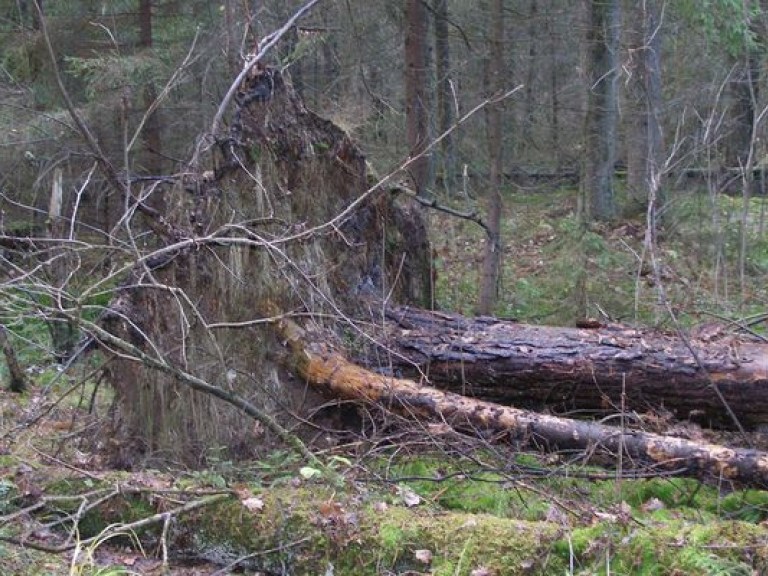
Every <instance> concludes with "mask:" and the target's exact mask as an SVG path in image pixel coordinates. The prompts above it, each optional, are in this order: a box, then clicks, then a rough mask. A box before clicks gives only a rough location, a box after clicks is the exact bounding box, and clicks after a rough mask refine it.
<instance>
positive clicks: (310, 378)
mask: <svg viewBox="0 0 768 576" xmlns="http://www.w3.org/2000/svg"><path fill="white" fill-rule="evenodd" d="M276 329H277V331H278V333H279V334H280V337H281V338H282V339H283V341H284V342H285V343H286V345H287V346H288V348H289V350H290V355H289V364H290V365H291V368H292V369H293V370H294V371H295V372H296V373H297V374H298V375H300V376H301V377H302V378H304V379H305V380H306V381H307V382H308V383H309V384H310V385H312V386H313V387H315V388H317V389H319V390H321V391H322V392H324V393H326V394H329V395H332V396H334V397H339V398H344V399H352V400H358V401H363V402H371V403H376V404H378V405H380V406H383V407H385V408H388V409H391V410H396V411H398V412H402V413H405V414H408V415H411V416H416V417H423V418H431V419H437V420H440V421H443V422H446V423H448V424H450V425H451V426H454V427H456V428H458V429H462V430H472V431H475V432H477V433H482V434H489V433H490V434H494V435H496V436H497V437H498V438H507V439H509V440H511V441H515V442H518V443H520V444H522V445H525V446H529V447H537V448H540V449H543V450H548V451H550V450H552V451H554V450H573V449H576V450H584V451H587V450H589V451H591V453H593V454H595V455H603V456H614V457H615V456H616V455H618V454H620V453H623V454H624V461H625V462H626V461H629V460H633V461H635V462H636V463H640V462H642V463H645V464H649V465H651V466H653V468H654V469H656V470H658V471H659V472H660V473H661V472H663V471H675V472H677V473H681V474H685V475H690V476H695V477H698V478H702V479H703V478H710V479H711V478H715V479H727V480H732V481H737V482H740V483H744V484H751V485H756V486H765V485H768V454H766V453H764V452H759V451H756V450H748V449H735V448H727V447H724V446H718V445H714V444H706V443H698V442H693V441H690V440H686V439H682V438H673V437H667V436H660V435H657V434H649V433H645V432H640V431H624V432H622V431H621V430H620V429H618V428H614V427H611V426H606V425H602V424H597V423H594V422H587V421H577V420H569V419H565V418H558V417H555V416H549V415H544V414H537V413H533V412H528V411H525V410H519V409H516V408H511V407H508V406H501V405H498V404H494V403H491V402H486V401H482V400H477V399H472V398H468V397H465V396H461V395H459V394H454V393H451V392H444V391H441V390H437V389H435V388H432V387H430V386H426V385H421V384H419V383H417V382H415V381H413V380H408V379H403V378H391V377H387V376H382V375H381V374H377V373H375V372H371V371H369V370H366V369H364V368H362V367H360V366H358V365H356V364H354V363H352V362H349V361H348V360H347V359H346V358H345V357H344V356H342V355H341V354H339V353H338V352H335V351H334V350H332V349H331V348H329V347H328V346H326V345H324V344H318V343H312V342H309V341H308V340H307V337H306V334H305V332H304V331H303V329H302V328H300V327H299V326H298V325H297V324H296V323H294V322H292V321H291V320H289V319H281V320H279V321H277V322H276Z"/></svg>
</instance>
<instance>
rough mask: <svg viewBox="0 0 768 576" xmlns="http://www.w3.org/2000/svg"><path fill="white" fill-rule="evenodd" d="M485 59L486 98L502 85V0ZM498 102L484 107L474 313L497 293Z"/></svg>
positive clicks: (495, 1)
mask: <svg viewBox="0 0 768 576" xmlns="http://www.w3.org/2000/svg"><path fill="white" fill-rule="evenodd" d="M488 26H489V36H488V59H487V61H486V88H487V92H488V97H489V98H493V97H494V96H495V95H498V93H499V92H501V90H502V89H503V86H504V77H505V75H504V0H492V2H491V5H490V6H489V8H488ZM502 106H503V103H502V102H494V103H491V104H489V105H488V108H487V109H486V116H485V118H486V139H487V144H488V158H489V163H490V182H489V183H488V184H489V187H488V188H489V190H488V193H489V197H488V212H487V224H488V236H489V237H488V241H487V242H486V244H485V249H484V251H483V267H482V273H481V276H480V293H479V296H478V302H477V312H478V314H491V313H492V312H493V309H494V308H495V306H496V301H497V300H498V295H499V276H500V274H501V212H502V208H503V204H502V199H501V173H502V142H503V139H502V114H501V109H502Z"/></svg>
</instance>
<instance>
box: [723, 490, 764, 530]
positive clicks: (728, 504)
mask: <svg viewBox="0 0 768 576" xmlns="http://www.w3.org/2000/svg"><path fill="white" fill-rule="evenodd" d="M717 508H718V511H719V512H720V513H721V514H722V515H723V516H724V517H726V518H734V519H738V520H744V521H746V522H755V523H756V522H762V521H763V520H765V519H766V518H768V492H766V491H763V490H745V491H742V492H734V493H732V494H728V495H727V496H726V497H724V498H723V499H722V500H720V501H719V502H718V506H717Z"/></svg>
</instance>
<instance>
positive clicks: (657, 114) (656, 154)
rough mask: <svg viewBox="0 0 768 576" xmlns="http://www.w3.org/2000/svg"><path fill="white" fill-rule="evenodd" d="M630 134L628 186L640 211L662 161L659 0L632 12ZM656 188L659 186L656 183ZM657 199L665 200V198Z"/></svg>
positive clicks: (638, 4)
mask: <svg viewBox="0 0 768 576" xmlns="http://www.w3.org/2000/svg"><path fill="white" fill-rule="evenodd" d="M630 17H631V20H632V24H630V26H629V27H628V29H627V32H628V35H629V36H630V46H629V69H630V73H631V82H630V83H629V97H628V99H629V103H628V105H629V112H630V113H629V115H628V117H629V137H630V140H629V142H628V143H627V188H628V193H629V198H630V199H631V200H632V201H633V203H634V204H635V206H633V208H637V209H639V210H640V211H644V210H645V209H646V207H647V205H648V198H649V195H650V190H651V187H652V186H653V185H654V184H653V178H654V176H656V177H658V176H659V175H660V170H661V164H662V158H661V153H662V132H661V110H662V105H663V95H662V91H661V89H662V83H661V38H662V34H661V31H660V30H659V26H660V24H661V7H660V5H659V2H658V0H647V1H645V2H639V3H637V5H636V6H634V7H633V8H632V10H631V12H630ZM655 188H657V189H658V188H659V187H658V186H656V187H655ZM660 191H661V190H660V189H659V192H660ZM656 201H657V202H658V203H659V204H661V203H663V199H662V198H658V197H657V198H656Z"/></svg>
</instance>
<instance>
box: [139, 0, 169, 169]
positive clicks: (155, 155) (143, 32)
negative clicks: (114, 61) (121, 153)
mask: <svg viewBox="0 0 768 576" xmlns="http://www.w3.org/2000/svg"><path fill="white" fill-rule="evenodd" d="M138 47H139V50H141V51H144V52H145V53H146V55H147V57H150V55H151V53H152V50H153V45H152V0H139V46H138ZM156 99H157V90H156V88H155V84H154V81H153V80H152V78H149V79H148V80H147V81H146V83H145V84H144V86H143V87H142V100H143V108H144V114H146V121H145V123H144V130H143V132H142V139H143V140H144V170H145V171H146V172H148V173H150V174H155V175H158V174H162V173H163V162H162V156H161V155H160V153H161V150H162V126H161V125H160V116H159V113H158V112H157V111H156V110H153V107H154V103H155V100H156Z"/></svg>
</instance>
